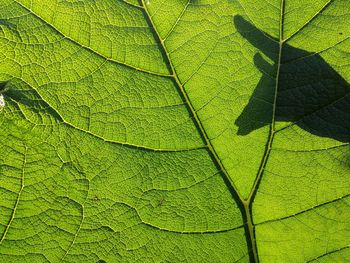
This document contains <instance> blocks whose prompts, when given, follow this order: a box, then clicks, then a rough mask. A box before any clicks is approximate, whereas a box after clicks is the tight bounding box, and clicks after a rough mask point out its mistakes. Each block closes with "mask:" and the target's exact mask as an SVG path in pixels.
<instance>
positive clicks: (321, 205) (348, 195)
mask: <svg viewBox="0 0 350 263" xmlns="http://www.w3.org/2000/svg"><path fill="white" fill-rule="evenodd" d="M347 197H350V194H346V195H343V196H341V197H338V198H336V199H333V200H330V201H327V202H324V203H322V204H318V205H315V206H312V207H310V208H308V209H305V210H303V211H299V212H298V213H295V214H292V215H287V216H284V217H280V218H275V219H270V220H266V221H263V222H260V223H257V224H256V225H263V224H268V223H273V222H277V221H282V220H286V219H289V218H293V217H296V216H299V215H302V214H305V213H307V212H311V211H313V210H315V209H317V208H320V207H323V206H326V205H330V204H333V203H335V202H339V201H343V200H344V199H345V198H347Z"/></svg>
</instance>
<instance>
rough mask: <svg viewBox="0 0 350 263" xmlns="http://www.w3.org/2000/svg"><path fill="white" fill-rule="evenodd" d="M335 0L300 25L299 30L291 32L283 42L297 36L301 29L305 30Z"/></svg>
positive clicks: (330, 0) (331, 0)
mask: <svg viewBox="0 0 350 263" xmlns="http://www.w3.org/2000/svg"><path fill="white" fill-rule="evenodd" d="M333 1H334V0H329V1H328V2H327V3H326V4H325V5H324V6H323V7H322V8H321V9H320V10H319V11H318V12H317V13H316V14H315V15H314V16H313V17H312V18H311V19H309V20H308V21H307V22H306V23H305V24H304V25H303V26H302V27H300V28H299V29H298V30H297V31H295V32H294V33H293V34H291V35H290V36H289V37H287V38H286V39H283V40H282V41H283V42H287V41H288V40H290V39H292V38H293V37H294V36H296V35H297V34H298V33H299V32H300V31H301V30H303V29H304V28H306V27H307V26H308V25H309V24H310V23H311V22H312V21H314V20H315V19H316V18H317V17H318V16H319V15H320V14H322V12H323V11H324V10H326V9H327V8H328V7H329V6H330V5H331V3H332V2H333Z"/></svg>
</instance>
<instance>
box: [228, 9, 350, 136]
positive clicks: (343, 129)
mask: <svg viewBox="0 0 350 263" xmlns="http://www.w3.org/2000/svg"><path fill="white" fill-rule="evenodd" d="M234 24H235V26H236V28H237V30H238V32H239V33H240V34H241V35H242V36H243V37H244V38H245V39H247V40H248V41H249V42H250V43H251V44H252V45H253V46H254V47H256V48H257V49H258V50H259V51H260V52H261V54H263V55H264V56H266V57H268V58H269V59H270V60H271V61H273V63H274V64H273V65H270V64H269V63H268V62H267V61H266V60H265V59H264V58H263V56H262V55H261V54H260V53H257V54H256V55H255V57H254V63H255V65H256V67H257V68H258V69H259V70H260V71H261V72H262V73H263V76H262V78H261V79H260V81H259V83H258V85H257V87H256V89H255V91H254V93H253V94H252V96H251V98H250V100H249V102H248V105H247V106H246V107H245V108H244V110H243V112H242V113H241V114H240V116H239V117H238V118H237V119H236V121H235V124H236V125H237V126H238V128H239V129H238V135H247V134H249V133H251V132H252V131H254V130H256V129H259V128H261V127H263V126H265V125H270V124H271V122H272V114H273V102H274V96H275V90H276V85H275V84H273V83H276V77H277V76H276V72H277V67H278V60H279V42H278V40H276V39H274V38H273V37H271V36H269V35H268V34H266V33H265V32H262V31H261V30H259V29H258V28H256V27H255V26H254V25H252V24H251V23H249V22H248V21H246V20H245V19H244V18H243V17H241V16H236V17H235V18H234ZM280 61H281V63H280V68H279V76H278V78H279V79H278V85H277V96H276V110H275V121H284V122H292V123H295V124H296V125H298V126H299V127H301V128H302V129H304V130H306V131H307V132H309V133H311V134H314V135H317V136H320V137H328V138H333V139H335V140H337V141H341V142H349V141H350V96H349V94H350V85H349V83H347V81H346V80H345V79H344V78H343V77H342V76H340V75H339V74H338V73H337V72H336V71H335V70H334V69H333V68H332V67H331V66H330V65H329V64H328V63H327V62H326V61H325V60H324V59H323V58H322V57H321V56H320V55H319V54H316V53H312V52H308V51H305V50H302V49H298V48H295V47H292V46H290V45H288V44H283V46H282V53H281V58H280Z"/></svg>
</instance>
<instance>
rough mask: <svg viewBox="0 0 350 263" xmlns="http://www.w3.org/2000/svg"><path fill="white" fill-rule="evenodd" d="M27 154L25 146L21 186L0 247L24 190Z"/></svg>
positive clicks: (0, 240) (0, 241) (0, 242)
mask: <svg viewBox="0 0 350 263" xmlns="http://www.w3.org/2000/svg"><path fill="white" fill-rule="evenodd" d="M27 154H28V148H27V147H26V146H25V152H24V153H23V165H22V174H21V186H20V189H19V192H18V195H17V198H16V202H15V205H14V207H13V209H12V213H11V217H10V220H9V222H8V223H7V225H6V228H5V231H4V232H3V234H2V236H1V239H0V245H1V244H2V242H3V241H4V240H5V238H6V235H7V233H8V231H9V229H10V226H11V224H12V222H13V220H14V218H15V215H16V211H17V208H18V204H19V201H20V199H21V195H22V192H23V189H24V174H25V166H26V164H27Z"/></svg>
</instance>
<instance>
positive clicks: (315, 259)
mask: <svg viewBox="0 0 350 263" xmlns="http://www.w3.org/2000/svg"><path fill="white" fill-rule="evenodd" d="M349 248H350V245H347V246H345V247H342V248H339V249H335V250H332V251H329V252H327V253H324V254H322V255H320V256H318V257H316V258H313V259H311V260H308V261H305V262H306V263H309V262H314V261H319V259H321V258H323V257H325V256H328V255H331V254H335V253H338V252H341V251H343V250H346V249H349Z"/></svg>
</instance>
